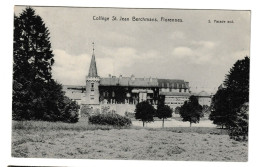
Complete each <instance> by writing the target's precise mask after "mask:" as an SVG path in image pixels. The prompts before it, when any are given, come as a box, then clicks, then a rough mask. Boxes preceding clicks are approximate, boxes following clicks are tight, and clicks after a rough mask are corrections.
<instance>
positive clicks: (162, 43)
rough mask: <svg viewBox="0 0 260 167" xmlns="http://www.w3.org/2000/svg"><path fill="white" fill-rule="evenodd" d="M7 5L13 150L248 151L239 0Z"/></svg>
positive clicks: (245, 46)
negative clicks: (176, 5) (212, 4)
mask: <svg viewBox="0 0 260 167" xmlns="http://www.w3.org/2000/svg"><path fill="white" fill-rule="evenodd" d="M13 12H14V23H13V26H14V27H13V64H12V68H13V71H12V72H13V73H12V75H13V76H12V132H11V136H12V139H11V156H12V157H13V158H43V159H44V158H54V159H98V160H159V161H162V160H167V161H214V162H247V161H248V143H249V140H248V128H249V122H250V121H249V83H250V82H249V74H250V72H249V71H250V70H249V69H250V39H251V11H250V10H216V9H215V10H208V9H196V10H195V9H171V8H165V9H162V8H161V9H159V8H157V9H156V8H117V7H113V8H112V7H110V8H109V7H106V8H99V7H95V8H93V7H92V8H91V7H64V6H63V7H62V6H60V7H58V6H53V7H51V6H21V5H20V6H19V5H16V6H14V11H13Z"/></svg>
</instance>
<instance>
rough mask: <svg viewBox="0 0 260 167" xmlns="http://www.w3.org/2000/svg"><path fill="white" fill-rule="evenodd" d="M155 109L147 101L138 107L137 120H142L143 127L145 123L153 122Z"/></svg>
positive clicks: (136, 110)
mask: <svg viewBox="0 0 260 167" xmlns="http://www.w3.org/2000/svg"><path fill="white" fill-rule="evenodd" d="M155 112H156V111H155V109H154V107H153V106H152V105H151V104H149V103H148V102H147V101H143V102H141V103H138V104H137V105H136V109H135V119H140V120H141V121H143V127H144V123H145V122H152V121H153V117H154V116H155Z"/></svg>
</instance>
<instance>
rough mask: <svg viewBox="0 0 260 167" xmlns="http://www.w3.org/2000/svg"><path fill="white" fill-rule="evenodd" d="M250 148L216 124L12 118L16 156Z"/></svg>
mask: <svg viewBox="0 0 260 167" xmlns="http://www.w3.org/2000/svg"><path fill="white" fill-rule="evenodd" d="M133 124H135V123H133ZM160 125H161V121H160ZM247 149H248V144H247V142H237V141H234V140H231V139H229V136H228V135H227V133H226V131H225V130H221V129H217V128H215V127H191V128H189V127H173V128H172V127H167V128H164V129H161V128H149V126H148V127H145V128H142V127H138V126H132V127H128V128H123V129H119V128H114V127H111V126H96V125H88V124H87V122H86V121H85V120H80V121H79V122H78V123H76V124H67V123H60V122H59V123H50V122H41V121H38V122H37V121H25V122H17V121H13V133H12V156H13V157H30V158H79V159H80V158H84V159H135V160H183V161H186V160H187V161H195V160H198V161H247V152H248V150H247Z"/></svg>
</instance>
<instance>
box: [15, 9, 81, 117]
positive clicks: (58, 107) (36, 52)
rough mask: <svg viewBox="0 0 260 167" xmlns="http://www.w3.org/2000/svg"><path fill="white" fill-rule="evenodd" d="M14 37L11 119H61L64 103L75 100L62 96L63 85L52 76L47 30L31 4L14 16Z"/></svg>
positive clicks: (51, 60)
mask: <svg viewBox="0 0 260 167" xmlns="http://www.w3.org/2000/svg"><path fill="white" fill-rule="evenodd" d="M13 40H14V42H13V46H14V47H13V56H14V59H13V101H12V110H13V119H14V120H46V121H64V119H65V117H64V116H61V115H62V114H61V113H62V112H63V111H64V110H66V105H67V104H71V106H70V107H72V108H73V106H74V105H75V104H74V103H73V102H72V101H70V102H68V101H66V100H65V96H64V92H63V91H62V85H60V84H58V83H56V82H55V81H54V80H53V79H52V73H51V69H52V65H53V63H54V59H53V56H54V55H53V54H52V50H51V43H50V41H49V40H50V37H49V31H48V29H47V27H46V26H45V24H44V22H43V20H42V19H41V17H40V16H38V15H36V14H35V11H34V9H32V8H31V7H27V8H26V9H25V10H24V11H23V12H22V13H21V14H20V15H19V16H14V39H13ZM76 108H77V107H74V109H75V110H76V111H77V109H76ZM74 115H75V114H74ZM75 117H76V116H75Z"/></svg>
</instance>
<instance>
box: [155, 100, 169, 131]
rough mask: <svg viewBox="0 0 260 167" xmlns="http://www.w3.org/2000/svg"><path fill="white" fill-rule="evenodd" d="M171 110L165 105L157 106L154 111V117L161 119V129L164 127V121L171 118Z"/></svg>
mask: <svg viewBox="0 0 260 167" xmlns="http://www.w3.org/2000/svg"><path fill="white" fill-rule="evenodd" d="M172 112H173V111H172V109H171V108H170V107H169V106H166V105H158V107H157V110H156V116H157V117H158V118H160V119H162V121H163V123H162V127H164V119H165V118H166V119H167V118H170V117H172Z"/></svg>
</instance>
